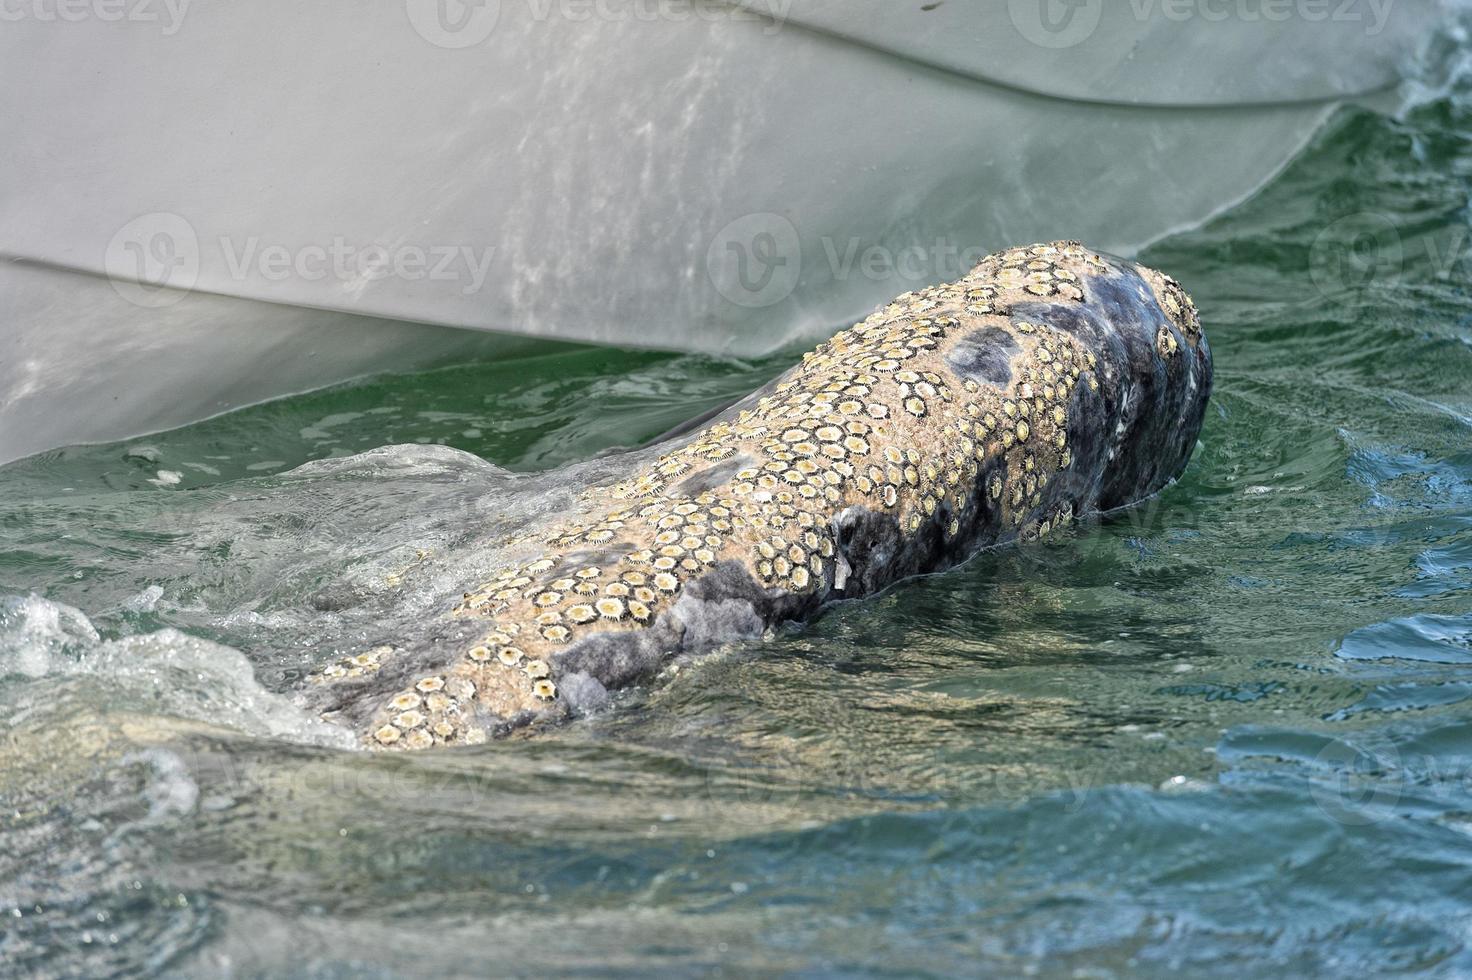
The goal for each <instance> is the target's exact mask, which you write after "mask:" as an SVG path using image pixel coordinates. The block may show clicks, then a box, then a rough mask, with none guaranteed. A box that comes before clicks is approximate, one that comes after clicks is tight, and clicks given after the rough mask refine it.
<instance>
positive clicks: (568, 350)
mask: <svg viewBox="0 0 1472 980" xmlns="http://www.w3.org/2000/svg"><path fill="white" fill-rule="evenodd" d="M1469 134H1472V101H1469V98H1468V96H1467V94H1463V93H1457V94H1454V95H1452V96H1451V97H1448V98H1444V99H1441V100H1439V101H1436V102H1433V103H1431V104H1429V105H1426V106H1423V107H1422V108H1420V109H1417V110H1415V111H1414V112H1413V113H1412V114H1411V115H1410V116H1409V117H1407V118H1405V119H1402V120H1392V119H1388V118H1385V117H1382V116H1377V115H1373V114H1370V113H1367V112H1362V111H1345V112H1344V113H1342V114H1341V115H1340V116H1339V117H1337V118H1336V120H1335V122H1334V124H1333V125H1332V126H1331V127H1330V128H1329V129H1328V130H1327V131H1326V132H1324V133H1323V134H1322V135H1321V137H1320V138H1319V139H1318V140H1317V141H1316V142H1315V144H1314V145H1313V146H1311V147H1309V148H1308V149H1307V150H1306V151H1305V152H1304V153H1303V155H1302V156H1301V157H1300V158H1299V160H1297V161H1296V162H1295V164H1294V165H1293V166H1292V167H1291V168H1290V169H1289V170H1288V171H1287V172H1286V173H1284V174H1283V175H1282V176H1281V177H1280V178H1278V179H1277V180H1276V181H1274V182H1273V184H1272V185H1271V186H1270V187H1268V188H1267V189H1265V190H1264V191H1263V192H1262V193H1260V194H1259V195H1258V196H1257V197H1255V198H1254V199H1253V200H1251V201H1249V202H1247V203H1245V204H1243V205H1242V206H1240V207H1238V208H1237V209H1235V210H1234V211H1233V212H1232V213H1230V214H1228V215H1226V216H1224V217H1222V218H1220V219H1218V220H1216V221H1214V222H1213V223H1212V224H1211V225H1209V226H1208V227H1206V228H1204V229H1202V230H1199V231H1195V232H1192V233H1189V234H1185V235H1181V236H1178V237H1176V238H1174V239H1171V240H1170V241H1168V242H1166V243H1164V244H1162V245H1159V246H1157V247H1155V248H1153V249H1152V250H1150V252H1149V253H1148V254H1146V255H1144V256H1142V259H1143V260H1144V261H1146V262H1148V263H1149V264H1151V265H1154V266H1157V267H1158V268H1161V269H1164V270H1166V271H1167V272H1169V273H1170V274H1172V275H1174V276H1176V277H1177V278H1179V279H1180V280H1182V281H1183V282H1184V283H1185V284H1186V286H1187V287H1188V289H1190V291H1191V292H1192V293H1193V295H1194V296H1195V298H1196V300H1197V302H1198V304H1199V306H1200V307H1201V310H1202V313H1203V321H1204V324H1205V327H1206V329H1207V331H1208V333H1209V335H1210V337H1211V341H1212V344H1213V348H1214V350H1215V353H1216V368H1217V388H1216V394H1215V396H1214V400H1213V405H1212V407H1211V410H1210V412H1209V415H1208V421H1207V424H1206V428H1205V431H1204V433H1203V435H1202V439H1201V445H1200V447H1199V448H1198V450H1197V452H1196V455H1195V457H1194V459H1193V461H1192V463H1191V466H1190V469H1189V470H1188V472H1187V473H1186V475H1185V477H1184V478H1183V479H1182V480H1181V481H1180V482H1179V483H1178V484H1177V485H1175V486H1173V487H1171V488H1170V489H1169V490H1168V491H1167V492H1166V493H1165V494H1164V495H1163V496H1162V497H1161V498H1159V499H1158V500H1156V501H1153V502H1151V503H1150V504H1148V505H1147V506H1144V507H1142V508H1140V509H1138V510H1136V511H1134V512H1131V513H1129V514H1126V515H1123V516H1121V517H1119V518H1117V519H1115V520H1112V521H1110V522H1108V523H1106V524H1104V525H1103V526H1083V527H1080V528H1077V529H1076V530H1075V531H1074V533H1072V534H1070V535H1066V536H1064V537H1062V538H1059V539H1057V540H1054V541H1051V542H1050V543H1048V544H1046V545H1038V546H1032V547H1027V548H1021V549H1016V550H1011V551H1006V552H1001V553H996V554H989V555H985V556H982V557H981V558H979V559H978V560H976V561H974V562H972V563H971V564H970V565H968V566H966V567H965V568H963V569H961V570H958V571H955V572H952V573H949V574H946V575H941V576H936V577H932V578H928V579H925V580H922V581H917V582H913V583H909V584H907V585H904V586H902V587H900V588H898V589H895V590H893V591H891V592H890V593H888V594H886V595H884V596H883V597H881V598H878V599H876V600H873V601H869V602H863V603H855V604H848V605H844V606H841V607H838V608H836V609H834V610H832V611H831V612H829V613H828V614H827V615H826V616H825V617H823V618H822V619H821V620H820V621H818V622H817V623H815V624H812V625H810V626H808V627H806V628H804V629H801V630H797V629H793V630H790V631H787V632H785V633H783V634H782V635H779V636H776V637H773V638H771V639H770V640H769V641H767V642H765V643H763V644H760V645H757V646H754V647H750V648H743V649H740V650H735V651H725V652H722V653H720V654H717V655H714V656H711V657H709V658H707V659H705V660H702V661H700V662H697V663H694V664H689V665H685V666H683V667H682V669H680V670H679V671H678V672H672V673H669V674H666V675H665V676H662V677H661V678H659V679H658V681H657V682H656V683H654V684H652V685H650V686H648V687H645V688H641V689H639V690H634V691H628V692H624V693H622V694H620V695H619V697H618V698H617V700H616V703H615V705H614V707H613V708H612V709H611V710H609V711H607V712H605V713H603V714H601V715H598V716H596V717H594V718H591V719H587V720H584V721H580V722H577V723H575V724H571V725H568V726H566V727H563V728H561V729H558V730H556V731H552V732H548V733H545V734H543V735H541V736H540V737H538V738H537V739H535V740H529V741H528V740H518V741H513V742H508V743H501V744H495V745H488V746H484V747H482V748H479V749H475V750H468V751H458V752H447V753H422V754H416V755H401V756H376V755H366V754H362V753H357V752H350V751H344V750H342V749H341V748H338V747H336V746H335V745H333V744H332V741H331V737H330V736H329V735H327V734H324V733H323V732H321V731H319V730H316V729H314V728H313V727H312V726H311V724H310V720H309V719H305V718H303V717H300V716H299V714H298V713H296V712H295V710H294V709H293V708H292V707H291V706H290V705H289V704H287V703H285V702H284V701H282V700H280V699H278V698H276V697H274V694H275V693H276V692H280V691H283V690H285V688H286V686H287V685H286V678H287V677H288V676H289V675H290V673H291V672H292V671H293V670H294V669H298V668H299V667H300V665H301V664H303V663H305V662H309V661H310V662H313V663H315V662H320V660H321V659H322V658H324V657H327V656H330V655H331V653H332V651H333V649H335V648H336V647H338V646H342V647H344V648H346V647H349V646H351V644H352V643H354V642H357V641H360V640H362V639H364V638H366V637H367V636H368V633H367V632H365V631H366V630H369V629H370V628H371V626H372V624H371V622H370V619H371V618H372V616H377V615H380V614H382V615H388V614H389V613H381V611H382V610H390V611H392V610H403V609H408V608H410V607H411V606H412V601H411V600H410V599H406V598H404V597H403V596H396V595H394V594H393V593H392V592H391V591H384V592H381V594H376V595H377V596H378V597H377V598H376V599H375V600H374V602H376V603H378V604H377V605H374V603H369V604H368V610H369V613H365V614H363V615H362V616H360V617H359V618H357V619H355V618H354V617H353V615H352V614H351V613H332V612H322V611H318V610H317V609H315V608H312V607H309V605H308V604H306V603H304V602H303V601H302V597H303V595H305V594H308V593H310V592H311V590H313V589H320V588H324V587H328V586H330V585H331V584H332V583H333V582H334V581H336V580H338V579H340V578H343V577H348V578H354V577H356V578H354V580H355V581H357V580H363V581H366V580H367V579H368V578H370V577H371V576H370V575H369V573H370V572H371V573H373V575H376V576H377V579H375V581H376V580H381V579H382V578H383V577H384V576H383V574H382V573H384V571H385V570H387V569H394V568H403V567H406V566H409V565H412V564H413V563H414V562H416V561H420V560H428V561H431V562H433V561H435V560H437V559H436V558H435V557H434V556H435V555H437V554H439V553H440V552H441V551H447V550H452V544H453V533H452V531H451V530H450V529H449V528H450V525H451V524H452V523H453V522H451V521H447V520H445V519H443V518H441V517H440V516H437V515H440V514H441V513H442V512H443V511H444V510H445V508H446V507H447V506H448V505H449V503H450V502H453V501H463V494H464V493H465V491H464V489H463V488H464V487H465V486H466V485H467V483H474V481H477V480H480V481H491V483H495V481H502V482H506V481H510V482H512V483H514V482H515V481H514V480H513V478H511V477H509V476H507V475H506V474H498V473H496V472H495V471H490V470H488V469H485V468H477V465H476V464H474V462H473V461H469V462H467V461H465V460H462V459H460V458H459V457H456V456H454V454H450V453H446V452H444V451H443V450H436V449H431V448H423V449H420V450H415V451H405V453H406V454H405V455H401V456H400V457H396V459H398V463H396V464H395V465H396V466H398V469H393V470H391V471H377V470H374V471H373V472H372V473H371V474H370V475H367V476H365V475H363V474H362V473H358V472H356V471H354V472H350V473H347V474H346V475H344V473H342V472H340V471H337V470H330V469H329V470H326V471H313V470H311V469H310V468H309V470H308V471H307V473H306V475H303V474H301V473H296V474H293V473H290V472H288V471H290V470H291V469H292V468H293V467H296V466H298V465H299V464H301V463H304V462H307V461H309V460H319V459H324V458H327V457H333V456H347V455H349V454H354V453H359V452H363V451H366V450H371V449H375V448H377V447H379V446H383V445H385V444H389V443H403V444H421V445H422V446H425V447H430V446H437V445H443V446H449V447H453V448H455V449H459V450H465V451H468V452H469V453H473V454H476V455H478V456H480V457H482V458H484V459H486V460H489V461H491V462H494V463H496V464H498V465H499V466H503V467H506V468H508V469H510V470H514V471H534V470H540V469H543V468H546V467H551V466H555V465H558V464H561V463H566V462H570V461H575V460H580V459H585V458H588V457H590V456H593V455H594V454H596V453H598V452H600V451H602V450H605V449H608V448H611V447H617V446H628V445H633V444H637V443H639V442H641V441H643V440H646V439H648V438H651V437H653V436H654V435H656V434H658V433H659V432H661V431H663V430H664V429H666V428H668V427H670V426H672V425H674V424H676V423H678V422H680V421H682V420H684V419H686V418H689V417H692V416H694V415H697V414H699V413H700V412H702V411H704V410H706V409H708V408H710V407H713V406H716V405H720V404H723V403H725V402H726V401H728V400H730V399H732V398H734V397H736V396H737V395H740V394H742V393H744V392H746V391H748V390H750V389H752V388H754V387H756V386H758V385H759V384H761V383H762V382H763V381H765V380H766V379H768V378H770V377H771V376H773V375H774V374H776V373H778V372H779V371H781V370H782V369H783V368H784V367H786V366H787V365H788V364H789V363H791V360H792V356H793V355H792V354H791V353H788V354H785V355H782V356H778V357H774V358H771V359H768V360H765V361H761V362H756V363H748V362H736V361H723V360H716V359H710V358H704V357H694V356H673V355H659V354H642V353H630V352H619V351H607V350H594V349H588V348H577V347H552V346H548V347H547V348H546V349H545V350H544V351H542V352H541V353H540V354H539V355H538V356H535V357H531V358H527V359H523V360H518V361H515V362H503V363H495V364H477V365H467V366H463V367H458V368H454V369H451V370H444V371H438V372H431V373H424V374H416V375H403V376H393V377H383V378H377V379H373V380H370V381H367V382H363V383H359V384H355V385H351V386H347V387H344V388H340V389H336V390H332V391H326V392H319V393H316V394H311V395H305V396H301V397H297V398H292V399H288V400H285V401H281V402H277V403H274V404H271V405H266V406H261V407H257V408H253V409H248V410H245V411H241V412H236V413H234V414H232V415H229V416H225V417H222V418H219V419H215V420H211V421H208V422H204V423H200V424H197V425H194V426H190V427H188V428H185V429H181V430H178V431H175V432H170V433H166V434H162V435H159V436H155V437H151V438H148V439H145V440H138V441H136V442H133V443H127V444H120V445H111V446H102V447H87V448H76V449H68V450H61V451H58V452H53V453H48V454H45V455H43V456H40V457H36V458H33V459H30V460H26V461H23V462H20V463H16V464H13V465H11V466H8V467H5V468H3V469H0V594H6V595H13V596H17V597H18V596H25V595H29V594H31V593H35V594H36V595H37V596H39V597H40V598H39V599H36V600H28V601H27V602H25V603H21V602H18V601H13V602H12V603H11V605H10V606H9V607H8V608H7V609H6V610H5V611H0V675H3V676H0V710H3V711H5V712H6V713H7V715H8V719H9V724H8V727H7V735H6V738H7V746H6V748H7V750H8V751H7V752H6V754H5V757H4V761H3V762H0V956H3V963H4V965H3V967H0V972H6V973H9V972H31V971H33V972H39V973H41V974H45V975H89V976H97V975H108V974H119V975H128V974H139V973H145V972H154V971H163V972H167V973H173V974H177V975H198V974H201V973H217V972H230V973H233V974H234V975H238V976H256V975H271V976H275V975H292V976H347V975H358V974H360V973H367V974H369V975H381V976H404V977H412V976H426V975H484V974H503V973H514V974H565V973H582V972H587V971H590V970H600V971H602V972H606V973H612V974H627V975H631V976H632V975H640V976H642V975H647V974H649V973H651V972H656V971H671V972H678V973H706V972H727V973H731V974H738V975H749V974H753V973H756V974H765V973H796V974H801V975H815V976H823V975H854V974H872V975H913V974H932V975H937V976H949V975H954V974H976V973H989V974H1002V975H1016V974H1024V973H1026V974H1037V975H1044V976H1088V977H1096V976H1097V977H1107V976H1123V975H1146V976H1166V975H1178V974H1180V973H1182V972H1183V971H1184V972H1185V973H1187V974H1190V975H1220V976H1233V977H1236V976H1242V975H1261V976H1281V975H1283V974H1285V973H1286V974H1294V975H1326V976H1343V975H1358V974H1362V973H1368V972H1396V971H1403V972H1412V973H1427V974H1431V975H1442V976H1460V975H1467V974H1468V973H1472V768H1469V766H1472V704H1469V699H1472V674H1468V673H1467V671H1468V665H1469V664H1472V296H1469V295H1468V290H1467V283H1468V282H1469V276H1468V274H1469V272H1472V262H1469V261H1467V259H1468V254H1469V228H1468V219H1469V214H1468V201H1469V193H1472V143H1469ZM160 471H163V472H164V473H165V474H177V481H176V482H171V481H173V480H174V477H173V476H162V477H161V476H160ZM151 481H158V482H151ZM365 528H366V529H367V530H364V529H365ZM420 552H425V553H428V554H429V555H430V557H429V558H428V559H422V556H421V555H420ZM42 600H44V601H42ZM66 607H72V608H74V609H76V610H80V611H81V613H84V614H85V617H86V618H85V619H83V618H82V617H81V616H80V615H78V614H74V613H70V612H68V611H67V609H66ZM375 610H378V611H379V612H375ZM370 613H371V614H372V616H370V615H369V614H370ZM89 622H90V626H89ZM93 627H95V629H96V631H97V633H98V634H100V635H99V636H93V635H92V633H91V629H92V628H93ZM171 628H177V629H178V630H180V631H182V633H174V632H170V631H169V630H170V629H171ZM188 637H194V638H197V639H196V640H190V639H188ZM203 641H209V642H208V643H206V642H203ZM214 644H220V645H214ZM235 651H239V652H238V653H237V652H235Z"/></svg>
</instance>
